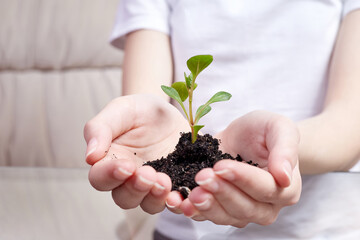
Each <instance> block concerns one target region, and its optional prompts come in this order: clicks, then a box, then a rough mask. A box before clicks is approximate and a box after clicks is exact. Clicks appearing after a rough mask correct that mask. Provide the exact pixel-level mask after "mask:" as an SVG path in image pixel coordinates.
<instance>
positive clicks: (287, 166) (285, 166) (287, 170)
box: [283, 161, 292, 182]
mask: <svg viewBox="0 0 360 240" xmlns="http://www.w3.org/2000/svg"><path fill="white" fill-rule="evenodd" d="M283 171H284V172H285V174H286V176H287V177H288V179H289V181H290V182H291V179H292V177H291V176H292V167H291V165H290V163H289V162H288V161H284V163H283Z"/></svg>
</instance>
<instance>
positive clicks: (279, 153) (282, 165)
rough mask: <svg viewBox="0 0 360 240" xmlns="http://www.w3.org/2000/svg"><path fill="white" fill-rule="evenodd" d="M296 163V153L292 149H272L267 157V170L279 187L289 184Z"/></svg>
mask: <svg viewBox="0 0 360 240" xmlns="http://www.w3.org/2000/svg"><path fill="white" fill-rule="evenodd" d="M297 162H298V155H297V151H296V150H295V151H294V150H293V149H287V150H286V149H283V148H282V149H274V150H273V151H272V152H271V153H270V155H269V164H268V169H269V172H270V173H271V175H272V176H273V177H274V178H275V180H276V182H277V184H278V185H279V186H280V187H283V188H285V187H288V186H290V184H291V180H292V176H293V170H294V168H295V166H296V164H297Z"/></svg>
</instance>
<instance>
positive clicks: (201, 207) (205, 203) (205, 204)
mask: <svg viewBox="0 0 360 240" xmlns="http://www.w3.org/2000/svg"><path fill="white" fill-rule="evenodd" d="M193 204H194V206H195V207H196V208H197V209H199V210H207V209H208V208H209V207H210V201H209V199H206V200H205V201H203V202H200V203H193Z"/></svg>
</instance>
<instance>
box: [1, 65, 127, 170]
mask: <svg viewBox="0 0 360 240" xmlns="http://www.w3.org/2000/svg"><path fill="white" fill-rule="evenodd" d="M120 79H121V70H120V69H116V68H109V69H81V70H76V69H73V70H68V71H61V72H57V71H49V72H42V71H23V72H12V71H10V72H0V129H1V134H0V166H1V165H2V166H4V165H6V166H48V167H85V166H86V163H85V149H86V145H85V141H84V138H83V128H84V125H85V123H86V121H88V120H90V119H91V118H92V117H93V116H95V115H96V114H97V113H98V111H100V109H102V108H103V107H104V106H105V105H106V104H107V103H108V102H109V101H110V100H111V99H113V98H115V97H117V96H119V95H120V92H121V89H120V88H121V87H120V85H121V81H120Z"/></svg>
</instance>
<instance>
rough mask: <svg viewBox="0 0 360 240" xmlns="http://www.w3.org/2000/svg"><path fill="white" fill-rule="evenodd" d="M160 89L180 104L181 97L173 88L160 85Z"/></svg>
mask: <svg viewBox="0 0 360 240" xmlns="http://www.w3.org/2000/svg"><path fill="white" fill-rule="evenodd" d="M161 89H162V90H163V91H164V92H165V93H166V94H167V95H168V96H169V97H171V98H172V99H174V100H176V101H177V102H178V103H180V104H182V101H181V97H180V95H179V93H178V92H177V91H176V89H175V88H172V87H168V86H165V85H161Z"/></svg>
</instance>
